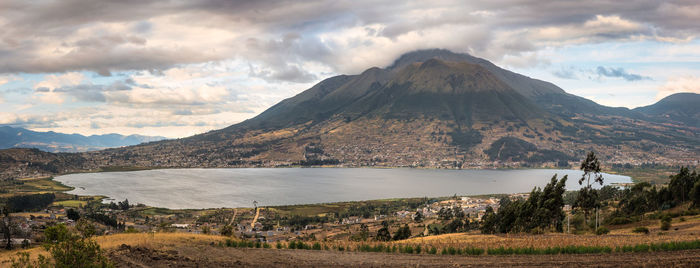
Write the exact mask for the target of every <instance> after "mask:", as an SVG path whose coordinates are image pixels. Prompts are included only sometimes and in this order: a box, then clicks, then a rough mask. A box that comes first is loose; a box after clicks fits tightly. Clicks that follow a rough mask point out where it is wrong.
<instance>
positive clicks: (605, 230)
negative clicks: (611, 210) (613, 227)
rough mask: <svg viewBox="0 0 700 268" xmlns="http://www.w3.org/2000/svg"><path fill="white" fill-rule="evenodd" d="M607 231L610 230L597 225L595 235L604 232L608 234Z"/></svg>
mask: <svg viewBox="0 0 700 268" xmlns="http://www.w3.org/2000/svg"><path fill="white" fill-rule="evenodd" d="M609 232H610V230H608V228H605V227H598V229H596V230H595V234H596V235H604V234H608V233H609Z"/></svg>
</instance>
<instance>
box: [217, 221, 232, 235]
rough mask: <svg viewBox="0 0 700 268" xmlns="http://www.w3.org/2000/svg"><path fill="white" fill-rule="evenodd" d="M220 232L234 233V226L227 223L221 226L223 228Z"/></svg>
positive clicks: (223, 233)
mask: <svg viewBox="0 0 700 268" xmlns="http://www.w3.org/2000/svg"><path fill="white" fill-rule="evenodd" d="M219 233H220V234H221V235H223V236H231V235H233V227H231V225H228V224H226V225H224V226H223V227H221V229H219Z"/></svg>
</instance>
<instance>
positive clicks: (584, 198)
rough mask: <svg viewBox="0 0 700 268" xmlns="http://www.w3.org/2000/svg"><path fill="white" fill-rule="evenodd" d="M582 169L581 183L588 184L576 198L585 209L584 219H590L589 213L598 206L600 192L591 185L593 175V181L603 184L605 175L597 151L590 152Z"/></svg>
mask: <svg viewBox="0 0 700 268" xmlns="http://www.w3.org/2000/svg"><path fill="white" fill-rule="evenodd" d="M581 170H583V175H582V176H581V179H579V180H578V184H579V185H583V182H584V181H585V182H586V186H584V187H582V188H581V190H579V194H578V198H577V200H576V207H580V208H581V209H582V210H583V215H584V219H586V220H588V214H589V213H590V211H591V210H592V209H593V208H595V207H596V205H597V200H598V194H597V191H596V190H595V189H593V187H592V185H591V177H593V183H596V182H597V183H600V185H603V175H602V174H601V173H600V161H598V157H597V156H596V155H595V152H593V151H591V152H588V154H587V155H586V159H585V160H583V162H581Z"/></svg>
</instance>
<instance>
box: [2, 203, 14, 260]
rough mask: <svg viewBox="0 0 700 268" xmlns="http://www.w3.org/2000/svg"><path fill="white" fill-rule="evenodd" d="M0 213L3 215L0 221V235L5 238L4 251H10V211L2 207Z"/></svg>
mask: <svg viewBox="0 0 700 268" xmlns="http://www.w3.org/2000/svg"><path fill="white" fill-rule="evenodd" d="M0 212H1V214H2V215H3V217H2V221H0V229H2V233H3V235H4V236H5V241H7V244H6V245H5V249H7V250H10V249H12V234H11V232H12V230H11V229H12V228H11V226H12V218H11V217H10V209H9V208H8V207H4V208H3V209H2V211H0Z"/></svg>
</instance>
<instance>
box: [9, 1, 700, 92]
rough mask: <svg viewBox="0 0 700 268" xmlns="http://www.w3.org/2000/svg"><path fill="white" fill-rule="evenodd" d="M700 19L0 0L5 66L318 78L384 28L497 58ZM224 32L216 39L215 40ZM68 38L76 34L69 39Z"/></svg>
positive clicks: (549, 8) (651, 6)
mask: <svg viewBox="0 0 700 268" xmlns="http://www.w3.org/2000/svg"><path fill="white" fill-rule="evenodd" d="M158 18H167V19H165V20H163V21H166V22H167V23H169V24H168V25H163V27H159V26H160V25H159V24H158V23H156V22H154V20H155V19H158ZM697 21H700V2H697V1H682V0H678V1H656V0H631V1H617V0H615V1H613V0H609V1H540V0H501V1H482V2H479V3H475V2H471V3H470V2H464V1H454V2H453V1H399V2H397V1H252V0H251V1H231V0H202V1H185V0H122V1H79V0H64V1H46V2H31V1H30V2H26V1H18V0H14V1H13V0H9V1H2V2H0V27H1V28H2V29H3V31H0V56H1V57H2V59H3V63H2V64H0V73H14V72H27V73H45V72H65V71H74V70H89V71H95V72H98V73H100V74H102V75H110V74H111V73H112V72H115V71H124V70H127V71H128V70H149V71H153V72H159V71H162V70H165V69H168V68H172V67H174V66H177V65H179V64H190V63H201V62H209V61H218V60H224V59H230V58H238V59H243V60H249V61H254V62H255V63H256V64H260V65H261V66H260V68H261V70H262V71H261V73H259V74H261V77H263V78H265V79H269V80H283V81H295V82H308V81H311V80H314V79H316V77H314V76H313V74H310V73H306V72H305V71H303V69H304V68H301V66H302V65H303V64H304V63H306V62H314V63H319V64H322V65H325V66H327V67H329V68H331V69H332V70H335V71H345V70H346V69H342V68H343V67H342V66H345V65H344V64H345V63H346V62H348V61H350V60H352V59H353V58H352V57H354V56H355V53H354V50H355V49H356V48H366V47H369V48H371V47H372V46H373V45H376V43H377V42H380V41H381V40H378V39H377V38H381V37H385V38H388V39H389V40H390V41H389V42H388V43H387V42H385V41H382V42H385V43H383V44H384V46H394V47H395V51H396V52H395V53H396V54H401V53H404V52H407V51H408V50H413V49H418V48H426V47H424V46H427V45H426V44H430V43H429V41H430V40H422V39H420V36H422V35H423V34H425V33H426V32H430V31H431V30H435V29H441V30H442V31H443V32H444V34H445V35H450V36H449V40H448V41H447V42H446V43H445V44H444V45H443V46H445V47H447V48H458V50H461V51H462V52H472V53H474V54H477V55H485V56H487V57H490V58H491V59H494V60H497V59H499V58H502V57H503V56H505V55H511V56H513V55H515V56H518V55H520V54H521V53H523V52H528V51H536V50H538V49H541V48H542V47H544V46H551V45H555V46H556V45H558V44H559V43H562V44H563V43H565V42H566V41H568V40H569V39H572V40H576V41H577V42H580V43H586V42H601V41H609V40H628V39H631V38H641V39H645V38H646V39H658V40H664V41H669V40H674V38H675V39H687V38H691V37H692V36H696V35H698V34H700V24H698V23H697ZM590 22H593V23H590ZM104 23H121V24H123V25H124V26H125V27H121V28H118V29H112V28H106V30H104V31H106V32H105V33H103V34H98V35H94V34H93V33H92V32H91V33H83V32H81V30H84V29H86V28H89V27H95V25H99V24H104ZM159 23H163V22H162V21H161V22H159ZM178 25H199V26H202V27H203V28H204V29H215V30H219V31H227V32H231V33H232V34H236V35H237V36H236V37H235V39H233V40H220V41H219V42H216V43H215V44H216V47H210V46H211V44H209V43H203V44H202V45H201V46H197V43H198V41H199V38H201V37H200V36H196V35H182V36H179V33H178V31H177V29H178ZM358 26H359V27H363V26H368V27H367V28H366V29H367V30H366V33H365V34H366V36H365V37H366V38H364V39H362V38H355V39H353V38H349V39H347V40H345V41H346V42H343V43H336V42H334V41H333V40H331V39H329V38H324V37H323V34H324V33H331V32H337V31H339V30H343V29H350V28H352V27H358ZM369 26H371V27H369ZM547 27H550V28H551V27H554V28H557V27H560V28H563V29H565V30H564V31H562V35H561V36H556V35H554V36H551V35H546V36H543V35H542V34H540V35H538V34H537V33H538V29H541V28H547ZM567 27H568V28H567ZM164 28H165V29H166V30H172V31H171V32H170V31H164ZM567 29H568V30H567ZM96 31H97V30H96ZM97 32H98V33H99V31H97ZM572 32H573V33H572ZM159 33H160V34H170V35H172V36H171V37H172V38H173V39H174V40H176V41H173V43H172V44H169V43H168V42H167V41H168V40H159V39H158V38H162V36H160V35H158V34H159ZM219 33H220V32H219ZM219 33H216V34H212V35H211V36H206V37H205V39H209V38H214V39H215V38H217V35H218V34H219ZM290 33H292V34H290ZM410 34H413V35H415V36H417V37H416V38H418V39H415V38H414V39H410V40H407V41H401V39H400V37H402V36H407V35H410ZM67 37H71V38H70V40H72V41H68V42H65V43H62V42H61V41H63V40H65V39H66V38H67ZM178 38H182V40H180V39H178ZM250 40H255V41H252V43H253V44H251V41H250ZM52 41H53V42H56V43H57V45H56V47H55V51H52V52H50V54H46V53H49V52H47V48H46V47H44V46H43V45H44V44H47V42H49V43H50V42H52ZM159 41H160V42H159ZM401 42H410V43H401ZM153 43H156V44H158V45H151V44H153ZM431 46H434V45H432V44H431ZM365 57H371V55H365ZM385 64H389V62H386V63H385ZM265 72H266V73H265Z"/></svg>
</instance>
